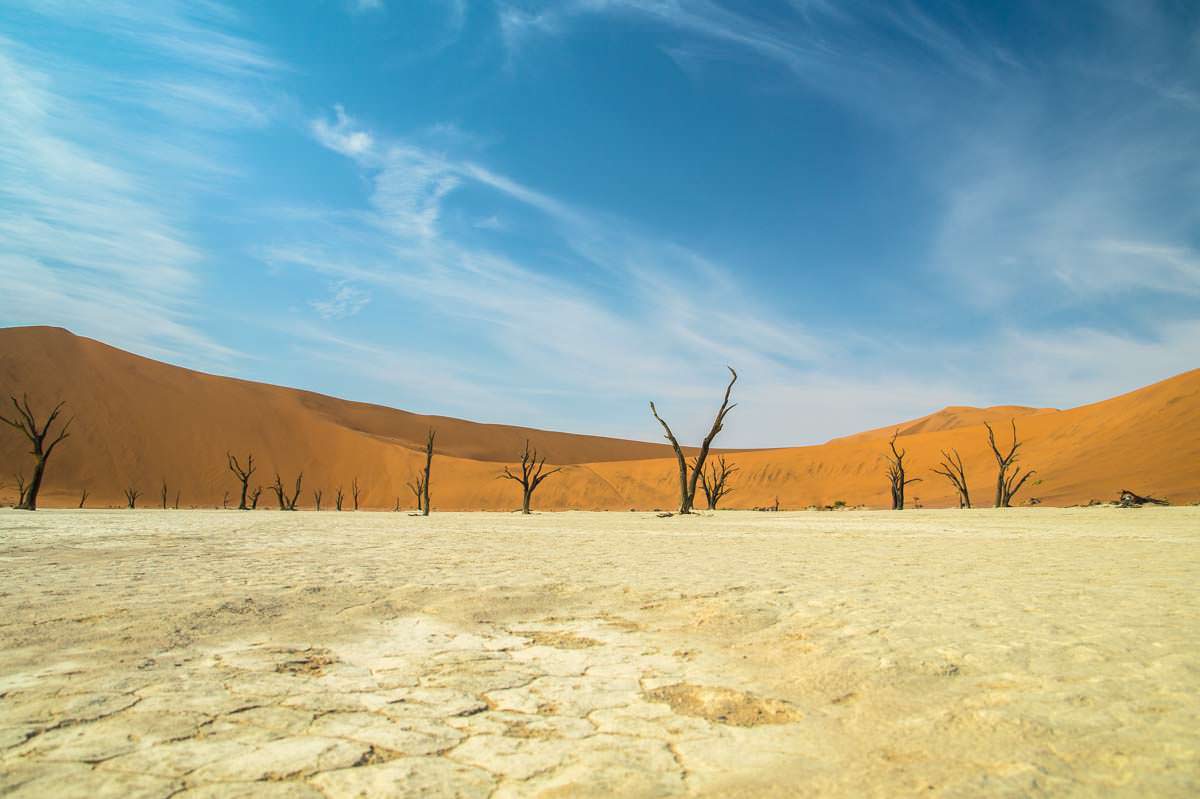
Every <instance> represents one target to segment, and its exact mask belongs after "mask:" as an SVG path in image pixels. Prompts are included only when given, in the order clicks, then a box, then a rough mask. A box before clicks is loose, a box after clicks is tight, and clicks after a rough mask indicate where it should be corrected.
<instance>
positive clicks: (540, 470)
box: [497, 439, 562, 514]
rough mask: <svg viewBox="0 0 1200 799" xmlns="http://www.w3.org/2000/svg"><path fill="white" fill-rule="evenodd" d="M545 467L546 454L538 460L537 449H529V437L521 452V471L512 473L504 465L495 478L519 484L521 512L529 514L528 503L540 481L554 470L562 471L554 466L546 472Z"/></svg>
mask: <svg viewBox="0 0 1200 799" xmlns="http://www.w3.org/2000/svg"><path fill="white" fill-rule="evenodd" d="M545 468H546V456H545V455H543V456H542V459H541V460H538V454H537V450H536V449H530V448H529V439H525V451H524V452H523V453H521V466H520V469H521V473H520V474H514V473H513V471H512V470H511V469H509V468H508V467H507V466H505V467H504V474H501V475H497V479H504V480H512V481H513V482H516V483H520V484H521V513H524V514H529V512H530V511H529V503H530V500H532V499H533V492H534V491H537V489H538V486H540V485H541V484H542V481H543V480H545V479H546V478H547V477H549V476H550V475H552V474H554V473H555V472H561V471H562V467H561V466H556V467H555V468H553V469H551V470H550V471H548V472H547V471H544V470H545Z"/></svg>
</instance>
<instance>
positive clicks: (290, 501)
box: [271, 472, 304, 510]
mask: <svg viewBox="0 0 1200 799" xmlns="http://www.w3.org/2000/svg"><path fill="white" fill-rule="evenodd" d="M303 481H304V472H300V474H298V475H296V490H295V491H294V492H293V493H292V495H291V496H288V493H287V491H286V490H285V489H284V487H283V481H282V480H280V479H279V472H275V485H273V486H271V489H272V490H273V491H274V492H275V497H276V499H278V500H279V509H280V510H295V509H296V501H297V500H299V499H300V484H301V483H302V482H303Z"/></svg>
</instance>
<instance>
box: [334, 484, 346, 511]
mask: <svg viewBox="0 0 1200 799" xmlns="http://www.w3.org/2000/svg"><path fill="white" fill-rule="evenodd" d="M345 498H346V495H345V494H344V493H342V487H341V486H338V488H337V493H335V494H334V495H333V504H334V507H335V508H337V509H338V510H339V511H340V510H341V509H342V500H344V499H345Z"/></svg>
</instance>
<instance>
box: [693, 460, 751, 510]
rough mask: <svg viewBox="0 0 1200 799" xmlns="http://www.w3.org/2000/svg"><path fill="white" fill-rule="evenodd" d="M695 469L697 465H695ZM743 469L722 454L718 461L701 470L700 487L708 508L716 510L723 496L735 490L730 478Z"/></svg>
mask: <svg viewBox="0 0 1200 799" xmlns="http://www.w3.org/2000/svg"><path fill="white" fill-rule="evenodd" d="M692 468H693V469H695V468H696V467H695V466H693V467H692ZM738 471H741V470H740V469H739V468H738V467H737V466H735V465H733V464H732V463H729V462H727V461H726V460H725V456H724V455H721V456H719V457H718V458H717V462H716V463H710V464H709V465H708V468H706V469H704V470H703V471H701V472H700V488H702V489H703V490H704V498H705V499H706V500H707V501H708V509H709V510H716V509H717V503H718V502H720V501H721V498H722V497H724V496H726V495H727V494H730V493H732V492H733V487H732V486H730V485H729V478H730V477H732V476H733V473H734V472H738Z"/></svg>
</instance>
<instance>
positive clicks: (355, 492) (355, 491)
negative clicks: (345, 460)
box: [350, 476, 360, 510]
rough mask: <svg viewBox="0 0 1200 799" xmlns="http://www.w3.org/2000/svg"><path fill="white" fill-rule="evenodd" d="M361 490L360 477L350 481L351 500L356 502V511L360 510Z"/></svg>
mask: <svg viewBox="0 0 1200 799" xmlns="http://www.w3.org/2000/svg"><path fill="white" fill-rule="evenodd" d="M359 493H360V489H359V487H358V477H357V476H356V477H355V478H354V479H353V480H351V481H350V499H351V501H353V502H354V509H355V510H358V496H359Z"/></svg>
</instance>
